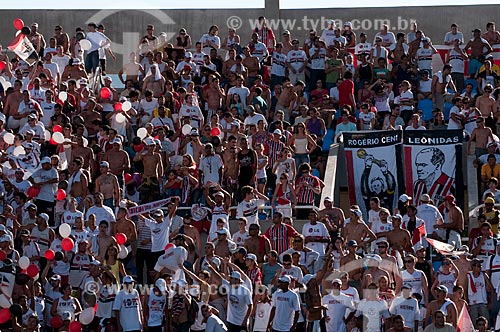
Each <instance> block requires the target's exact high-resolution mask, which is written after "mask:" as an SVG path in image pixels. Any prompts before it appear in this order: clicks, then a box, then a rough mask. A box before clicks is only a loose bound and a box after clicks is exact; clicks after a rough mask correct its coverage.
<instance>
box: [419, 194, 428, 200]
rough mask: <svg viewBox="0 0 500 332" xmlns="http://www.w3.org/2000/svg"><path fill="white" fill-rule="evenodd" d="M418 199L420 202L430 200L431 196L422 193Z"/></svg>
mask: <svg viewBox="0 0 500 332" xmlns="http://www.w3.org/2000/svg"><path fill="white" fill-rule="evenodd" d="M420 201H421V202H430V201H431V196H429V195H427V194H423V195H422V196H420Z"/></svg>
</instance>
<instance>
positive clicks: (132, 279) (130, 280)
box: [123, 275, 135, 284]
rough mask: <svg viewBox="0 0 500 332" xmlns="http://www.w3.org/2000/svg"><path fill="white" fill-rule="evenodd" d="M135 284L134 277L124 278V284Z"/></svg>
mask: <svg viewBox="0 0 500 332" xmlns="http://www.w3.org/2000/svg"><path fill="white" fill-rule="evenodd" d="M133 282H135V280H134V278H133V277H132V276H129V275H127V276H125V277H123V283H124V284H131V283H133Z"/></svg>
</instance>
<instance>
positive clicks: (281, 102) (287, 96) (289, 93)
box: [275, 82, 297, 122]
mask: <svg viewBox="0 0 500 332" xmlns="http://www.w3.org/2000/svg"><path fill="white" fill-rule="evenodd" d="M296 98H297V93H295V91H294V86H293V84H292V83H291V82H286V83H283V89H282V92H281V94H280V96H279V97H278V101H277V103H276V110H275V111H279V110H282V111H283V112H284V113H285V121H287V122H289V121H290V105H291V104H292V102H293V101H294V100H295V99H296Z"/></svg>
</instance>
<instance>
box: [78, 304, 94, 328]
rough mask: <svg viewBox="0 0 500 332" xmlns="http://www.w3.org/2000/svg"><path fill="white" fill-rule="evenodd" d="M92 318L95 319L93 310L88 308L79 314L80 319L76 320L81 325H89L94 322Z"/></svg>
mask: <svg viewBox="0 0 500 332" xmlns="http://www.w3.org/2000/svg"><path fill="white" fill-rule="evenodd" d="M94 317H95V313H94V308H92V307H90V308H87V309H85V310H82V312H80V318H78V320H79V321H80V323H82V324H83V325H89V324H90V323H92V321H93V320H94Z"/></svg>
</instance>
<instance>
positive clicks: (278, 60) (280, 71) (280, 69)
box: [271, 52, 288, 77]
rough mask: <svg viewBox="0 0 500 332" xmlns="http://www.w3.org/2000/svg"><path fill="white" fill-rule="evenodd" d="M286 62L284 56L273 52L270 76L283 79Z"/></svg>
mask: <svg viewBox="0 0 500 332" xmlns="http://www.w3.org/2000/svg"><path fill="white" fill-rule="evenodd" d="M287 60H288V59H287V56H286V54H283V53H278V52H274V53H273V58H272V62H273V65H272V67H271V75H276V76H280V77H285V69H286V62H287Z"/></svg>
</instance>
